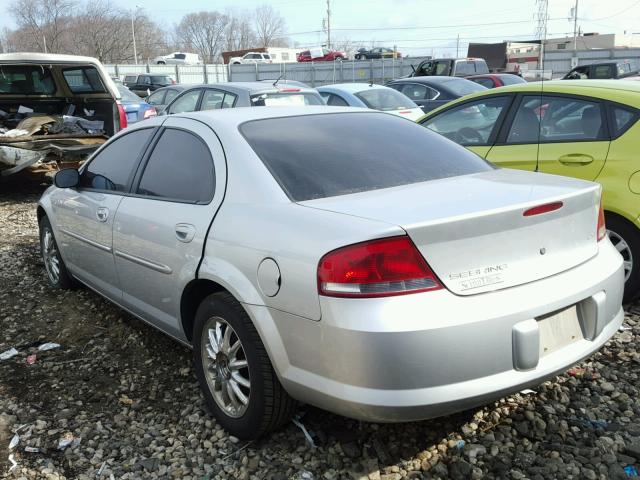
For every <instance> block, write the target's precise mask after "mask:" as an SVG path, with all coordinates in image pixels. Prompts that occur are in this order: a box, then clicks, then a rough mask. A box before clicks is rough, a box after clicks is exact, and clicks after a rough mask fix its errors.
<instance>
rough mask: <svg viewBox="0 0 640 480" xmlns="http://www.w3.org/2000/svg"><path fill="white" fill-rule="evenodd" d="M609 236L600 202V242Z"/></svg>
mask: <svg viewBox="0 0 640 480" xmlns="http://www.w3.org/2000/svg"><path fill="white" fill-rule="evenodd" d="M606 236H607V226H606V225H605V223H604V210H603V208H602V201H600V211H599V212H598V241H600V240H602V239H604V237H606Z"/></svg>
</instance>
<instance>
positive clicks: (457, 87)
mask: <svg viewBox="0 0 640 480" xmlns="http://www.w3.org/2000/svg"><path fill="white" fill-rule="evenodd" d="M442 86H443V87H444V88H446V89H447V90H449V92H451V93H452V94H453V95H455V96H456V97H464V96H465V95H469V94H470V93H475V92H481V91H483V90H486V88H485V87H483V86H482V85H478V84H477V83H475V82H472V81H471V80H466V79H464V78H451V79H449V80H446V81H444V82H442Z"/></svg>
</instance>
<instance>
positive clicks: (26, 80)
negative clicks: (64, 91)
mask: <svg viewBox="0 0 640 480" xmlns="http://www.w3.org/2000/svg"><path fill="white" fill-rule="evenodd" d="M55 92H56V84H55V83H54V81H53V77H52V75H51V70H49V69H48V68H46V67H40V66H27V65H6V66H0V94H19V95H53V94H54V93H55Z"/></svg>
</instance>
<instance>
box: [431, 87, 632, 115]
mask: <svg viewBox="0 0 640 480" xmlns="http://www.w3.org/2000/svg"><path fill="white" fill-rule="evenodd" d="M508 92H513V93H543V92H547V93H566V94H573V95H584V96H591V97H594V98H604V99H609V100H613V101H621V100H622V98H621V97H624V98H625V99H627V100H628V101H625V102H623V103H627V104H629V105H633V106H635V107H636V108H640V95H638V94H640V83H639V82H622V81H620V80H549V81H544V82H529V83H518V84H515V85H507V86H504V87H500V88H491V89H487V90H483V91H481V92H475V93H471V94H469V95H466V96H464V97H462V98H460V99H457V100H453V101H452V102H450V103H448V104H447V105H443V106H441V107H438V108H436V109H434V110H432V111H430V112H428V113H427V116H429V117H430V116H432V115H435V114H436V113H437V112H440V111H441V110H444V109H446V108H448V107H449V106H451V105H455V104H458V103H462V102H466V101H468V100H471V99H474V98H480V97H484V96H487V95H501V94H504V93H508Z"/></svg>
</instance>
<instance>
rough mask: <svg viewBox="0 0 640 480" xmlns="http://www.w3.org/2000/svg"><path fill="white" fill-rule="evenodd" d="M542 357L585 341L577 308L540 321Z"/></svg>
mask: <svg viewBox="0 0 640 480" xmlns="http://www.w3.org/2000/svg"><path fill="white" fill-rule="evenodd" d="M538 329H539V331H540V357H544V356H545V355H549V354H550V353H553V352H556V351H558V350H560V349H561V348H564V347H566V346H567V345H570V344H572V343H574V342H577V341H578V340H582V339H583V335H582V329H581V328H580V321H579V320H578V310H577V308H576V306H575V305H574V306H572V307H569V308H567V309H565V310H562V311H561V312H558V313H555V314H553V315H550V316H548V317H542V318H539V319H538Z"/></svg>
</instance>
